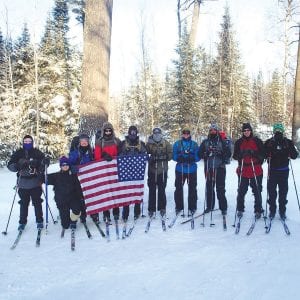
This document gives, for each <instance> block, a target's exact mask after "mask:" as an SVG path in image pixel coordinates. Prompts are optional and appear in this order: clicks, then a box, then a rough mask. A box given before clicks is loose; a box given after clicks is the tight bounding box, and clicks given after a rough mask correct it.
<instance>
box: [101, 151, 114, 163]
mask: <svg viewBox="0 0 300 300" xmlns="http://www.w3.org/2000/svg"><path fill="white" fill-rule="evenodd" d="M102 158H103V159H105V160H106V161H112V159H113V158H112V156H111V155H110V154H108V153H107V152H105V151H103V152H102Z"/></svg>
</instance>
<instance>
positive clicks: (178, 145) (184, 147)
mask: <svg viewBox="0 0 300 300" xmlns="http://www.w3.org/2000/svg"><path fill="white" fill-rule="evenodd" d="M173 160H174V161H176V162H177V164H176V168H175V192H174V199H175V205H176V207H175V209H176V215H177V214H179V213H180V212H181V211H182V210H183V209H184V199H183V186H184V183H185V181H186V182H187V184H188V210H189V212H190V213H191V214H194V213H195V211H196V209H197V164H196V162H198V161H199V160H200V158H199V156H198V144H197V143H196V142H195V141H193V140H192V138H191V131H190V129H189V128H184V129H183V130H182V137H181V139H180V140H178V141H176V142H175V144H174V145H173Z"/></svg>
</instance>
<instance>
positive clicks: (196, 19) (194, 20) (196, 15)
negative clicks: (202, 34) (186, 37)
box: [190, 0, 201, 48]
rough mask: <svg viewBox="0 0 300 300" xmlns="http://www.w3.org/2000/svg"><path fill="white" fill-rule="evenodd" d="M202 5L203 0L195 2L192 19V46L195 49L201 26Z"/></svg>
mask: <svg viewBox="0 0 300 300" xmlns="http://www.w3.org/2000/svg"><path fill="white" fill-rule="evenodd" d="M200 4H201V0H195V1H194V8H193V18H192V25H191V32H190V45H191V47H192V48H194V47H195V44H196V36H197V29H198V24H199V14H200Z"/></svg>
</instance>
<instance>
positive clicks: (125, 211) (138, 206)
mask: <svg viewBox="0 0 300 300" xmlns="http://www.w3.org/2000/svg"><path fill="white" fill-rule="evenodd" d="M140 214H141V203H135V204H134V217H135V218H138V217H139V216H140ZM128 216H129V205H127V206H124V207H123V211H122V218H123V219H124V220H127V219H128Z"/></svg>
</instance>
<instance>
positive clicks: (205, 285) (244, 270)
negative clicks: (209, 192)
mask: <svg viewBox="0 0 300 300" xmlns="http://www.w3.org/2000/svg"><path fill="white" fill-rule="evenodd" d="M264 167H265V168H266V165H265V166H264ZM293 167H294V172H295V176H296V183H297V184H299V177H300V160H299V159H298V160H296V161H293ZM235 168H236V162H232V163H231V165H229V166H227V180H226V188H227V198H228V203H229V209H228V218H227V225H228V229H227V231H226V232H224V231H223V228H222V218H221V214H220V211H216V212H215V213H214V215H213V221H214V223H215V224H216V225H215V227H210V226H209V223H210V220H209V217H206V226H205V227H204V228H203V227H201V226H200V222H201V221H202V218H201V219H197V220H196V222H195V229H194V230H191V228H190V225H189V224H185V225H181V224H180V222H181V221H182V218H181V217H180V219H179V220H178V221H177V223H176V224H175V226H174V227H173V228H171V229H167V231H166V232H163V231H162V229H161V224H160V220H159V218H158V217H157V218H156V219H155V220H154V221H153V223H152V225H151V228H150V231H149V232H148V233H147V234H145V233H144V230H145V226H146V222H147V218H143V219H140V220H139V222H138V223H137V226H136V228H135V229H134V231H133V233H132V235H131V237H129V238H128V239H125V240H121V239H120V240H116V239H115V232H114V226H111V242H110V243H107V242H106V240H105V239H103V238H102V237H101V236H100V235H99V233H98V232H97V229H96V227H95V226H94V225H93V224H92V223H91V220H90V219H88V225H89V227H90V230H91V232H92V234H93V239H91V240H89V239H88V238H87V236H86V233H85V231H84V228H83V227H82V226H81V225H79V226H78V229H77V232H76V250H75V251H74V252H71V250H70V233H69V232H66V234H65V237H64V238H63V239H61V238H60V231H61V230H60V225H59V224H56V225H54V224H53V223H52V222H50V224H49V228H48V229H49V231H48V234H47V235H42V239H41V246H40V248H36V247H35V238H36V225H35V222H34V212H33V207H32V206H30V213H29V220H28V225H27V227H26V230H25V231H24V234H23V236H22V239H21V240H20V243H19V245H18V246H17V248H16V249H15V250H10V246H11V245H12V243H13V241H14V239H15V237H16V235H17V225H18V214H19V212H18V210H19V207H18V204H17V201H18V200H19V198H18V196H17V197H16V202H15V206H14V209H13V213H12V217H11V221H10V224H9V227H8V234H7V235H6V236H4V235H1V237H0V252H1V254H0V299H1V300H5V299H18V300H25V299H28V300H34V299H39V300H40V299H51V300H52V299H55V300H60V299H67V298H69V299H106V300H108V299H151V300H152V299H180V300H182V299H189V300H190V299H197V300H198V299H230V300H231V299H243V300H245V299H272V300H273V299H299V287H298V284H299V282H300V260H299V258H298V255H299V253H300V243H299V236H300V213H299V208H298V203H297V198H296V194H295V189H294V185H293V181H292V176H291V174H290V191H289V195H288V200H289V203H288V206H287V207H288V209H287V215H288V220H287V224H288V226H289V228H290V231H291V235H290V236H287V235H286V234H285V232H284V230H283V226H282V224H281V223H280V221H279V219H278V216H276V220H275V221H274V224H273V226H272V229H271V232H270V233H269V234H265V229H264V221H263V220H259V221H258V223H257V224H256V227H255V229H254V231H253V233H252V235H250V236H246V232H247V230H248V228H249V226H250V223H251V220H252V216H253V196H252V195H251V193H250V191H249V192H248V194H247V197H246V202H245V203H246V213H245V215H244V218H243V220H242V225H241V230H240V234H239V235H235V234H234V229H233V228H232V227H231V224H232V223H233V220H234V212H235V202H236V190H237V176H236V174H235ZM51 169H52V170H55V169H57V165H52V166H51ZM265 173H266V172H265ZM15 181H16V177H15V174H14V173H11V172H9V171H7V170H6V169H1V170H0V191H1V198H0V230H1V231H4V230H5V227H6V224H7V219H8V215H9V211H10V207H11V203H12V200H13V196H14V190H13V186H14V184H15ZM265 187H266V179H264V191H263V202H264V204H263V205H264V206H265V201H266V188H265ZM173 192H174V163H171V164H170V170H169V181H168V187H167V198H168V205H167V212H168V222H170V220H171V219H172V217H173V216H174V200H173ZM147 193H148V191H147V188H146V197H145V199H146V204H145V208H144V213H146V207H147ZM49 194H50V196H49V199H50V203H49V204H50V207H51V210H52V212H53V214H54V216H55V217H56V216H57V210H56V207H55V203H54V201H53V194H52V191H51V189H49ZM185 196H187V191H186V190H185ZM198 198H199V200H198V212H200V211H202V210H203V200H204V177H203V163H202V162H200V163H199V169H198ZM186 205H187V204H186ZM49 220H50V221H51V218H50V219H49ZM102 226H103V224H102Z"/></svg>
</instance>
